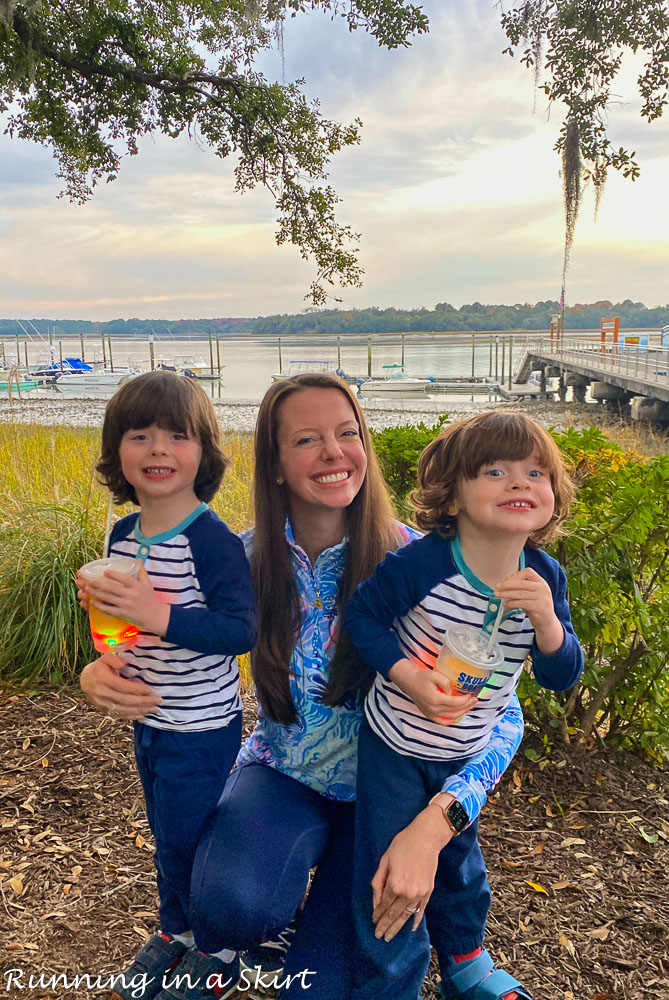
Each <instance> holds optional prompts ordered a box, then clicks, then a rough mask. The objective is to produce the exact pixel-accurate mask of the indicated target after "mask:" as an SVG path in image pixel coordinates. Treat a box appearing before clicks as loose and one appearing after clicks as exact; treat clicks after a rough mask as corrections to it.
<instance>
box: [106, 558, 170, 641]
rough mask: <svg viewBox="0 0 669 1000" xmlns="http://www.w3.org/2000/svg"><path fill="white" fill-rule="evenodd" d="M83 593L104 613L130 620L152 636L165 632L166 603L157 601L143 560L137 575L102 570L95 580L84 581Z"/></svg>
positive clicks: (168, 619)
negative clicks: (98, 577) (102, 572)
mask: <svg viewBox="0 0 669 1000" xmlns="http://www.w3.org/2000/svg"><path fill="white" fill-rule="evenodd" d="M86 593H87V594H88V597H89V599H90V601H91V603H92V604H93V605H94V606H95V607H96V608H100V610H101V611H106V612H107V614H110V615H116V616H117V617H118V618H122V619H123V620H124V621H126V622H132V624H133V625H138V626H139V628H141V629H142V630H143V631H145V632H152V633H153V634H154V635H161V636H162V635H165V633H166V632H167V626H168V625H169V621H170V606H169V604H163V602H162V601H160V600H158V598H157V596H156V592H155V591H154V589H153V586H152V584H151V580H150V579H149V574H148V573H147V572H146V570H145V568H144V565H143V563H142V564H140V566H139V569H138V571H137V576H128V574H127V573H116V572H114V570H111V569H107V570H105V573H104V576H102V577H101V578H100V579H99V580H89V581H88V582H87V583H86Z"/></svg>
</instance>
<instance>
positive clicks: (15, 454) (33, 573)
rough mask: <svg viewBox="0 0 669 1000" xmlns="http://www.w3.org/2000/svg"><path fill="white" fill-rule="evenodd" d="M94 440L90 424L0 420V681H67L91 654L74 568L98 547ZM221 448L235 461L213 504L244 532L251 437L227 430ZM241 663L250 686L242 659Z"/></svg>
mask: <svg viewBox="0 0 669 1000" xmlns="http://www.w3.org/2000/svg"><path fill="white" fill-rule="evenodd" d="M99 447H100V434H99V431H98V430H97V429H90V428H71V427H41V426H30V425H29V426H25V425H20V424H11V423H8V424H0V468H2V469H3V476H2V480H1V481H0V680H4V681H11V682H13V683H18V684H34V683H36V682H38V681H49V682H52V683H62V682H66V681H72V680H73V679H74V677H75V675H76V674H77V673H78V671H79V670H80V669H81V668H82V667H83V666H84V664H86V663H87V662H89V661H90V660H91V659H93V658H94V657H95V656H96V655H97V654H96V653H95V651H94V649H93V644H92V642H91V639H90V633H89V629H88V620H87V616H86V614H85V613H84V612H83V611H82V610H81V608H80V607H79V605H78V604H77V600H76V587H75V583H74V575H75V573H76V571H77V569H78V568H79V567H80V566H81V565H83V563H85V562H88V561H89V560H91V559H97V558H99V557H100V555H101V554H102V545H103V539H104V524H105V516H106V508H107V498H108V493H107V491H106V490H105V489H103V488H102V487H101V486H100V485H99V484H98V483H97V482H96V478H95V463H96V461H97V458H98V454H99ZM225 450H226V452H227V454H228V455H229V456H230V458H231V459H232V464H231V467H230V468H229V470H228V472H227V473H226V476H225V479H224V481H223V485H222V487H221V490H220V491H219V493H218V495H217V496H216V497H215V499H214V501H213V503H212V507H213V508H214V510H216V512H217V513H218V514H219V515H220V516H221V517H222V518H223V520H224V521H226V522H227V524H228V525H229V526H230V528H231V529H232V530H233V531H241V530H242V529H244V528H246V527H248V526H249V524H250V522H251V504H250V483H251V478H252V465H253V455H252V436H251V435H250V434H239V435H236V436H234V437H233V436H231V437H226V440H225ZM133 509H134V508H133V507H132V505H131V504H126V505H125V506H124V507H116V508H115V516H122V515H124V514H127V513H129V512H130V511H131V510H133ZM241 668H242V682H243V685H244V686H248V684H249V683H250V672H249V667H248V657H246V658H242V662H241Z"/></svg>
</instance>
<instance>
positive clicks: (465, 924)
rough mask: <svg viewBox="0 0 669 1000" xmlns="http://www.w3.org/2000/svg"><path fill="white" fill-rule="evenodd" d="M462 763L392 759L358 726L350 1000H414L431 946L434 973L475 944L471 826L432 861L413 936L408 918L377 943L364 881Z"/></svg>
mask: <svg viewBox="0 0 669 1000" xmlns="http://www.w3.org/2000/svg"><path fill="white" fill-rule="evenodd" d="M461 765H462V761H461V760H459V761H427V760H420V759H419V758H417V757H406V756H403V755H402V754H398V753H396V752H395V751H394V750H392V749H391V748H390V747H389V746H388V745H387V744H386V743H384V742H383V740H381V739H379V737H378V736H376V735H375V734H374V733H373V732H372V730H371V728H370V726H369V723H368V722H367V721H366V720H363V722H362V725H361V727H360V737H359V742H358V782H357V802H356V819H355V855H354V873H353V911H354V920H355V930H356V944H355V969H354V988H353V993H352V998H353V1000H382V998H383V1000H386V998H388V1000H417V998H418V997H419V994H420V988H421V986H422V984H423V980H424V978H425V975H426V973H427V968H428V965H429V961H430V942H432V944H433V945H434V947H435V948H436V951H437V955H438V958H439V964H440V966H441V969H442V973H443V972H444V971H445V970H447V969H448V968H449V966H450V965H452V962H451V961H450V956H451V955H454V954H455V955H461V954H467V953H468V952H470V951H473V950H474V949H475V948H477V947H479V945H480V944H481V943H482V941H483V935H484V932H485V924H486V919H487V915H488V909H489V907H490V888H489V886H488V879H487V875H486V869H485V863H484V861H483V856H482V854H481V849H480V847H479V844H478V840H477V836H476V835H477V830H478V822H475V823H472V824H471V826H469V827H468V828H467V829H466V830H464V831H463V832H462V833H461V834H459V835H458V836H457V837H454V838H453V839H452V840H451V841H450V842H449V843H448V844H447V845H446V847H445V848H444V849H443V851H442V852H441V854H440V855H439V862H438V866H437V873H436V878H435V886H434V891H433V892H432V895H431V897H430V901H429V903H428V906H427V909H426V914H425V917H424V918H423V920H422V921H421V924H420V926H419V927H418V929H417V930H416V931H412V930H411V927H412V924H413V921H412V919H409V920H407V922H406V924H405V925H404V927H403V928H402V930H401V931H400V932H399V933H398V934H397V935H396V936H395V937H394V938H393V940H392V941H384V940H377V939H376V938H375V937H374V924H373V923H372V909H373V906H372V889H371V886H370V882H371V880H372V878H373V877H374V874H375V873H376V870H377V868H378V865H379V861H380V860H381V857H382V855H383V854H384V852H385V851H386V849H387V848H388V846H389V845H390V842H391V840H392V839H393V837H394V836H395V834H397V833H399V832H400V830H403V829H404V828H405V827H406V826H408V825H409V823H410V822H411V821H412V820H413V819H414V818H415V817H416V816H417V815H418V813H419V812H421V811H422V810H423V809H424V808H425V806H426V805H427V804H428V802H429V801H430V799H431V798H432V796H433V795H436V793H437V792H438V791H440V790H441V787H442V785H443V782H444V779H445V778H446V777H448V775H450V774H454V773H455V772H456V771H457V770H458V768H459V767H460V766H461Z"/></svg>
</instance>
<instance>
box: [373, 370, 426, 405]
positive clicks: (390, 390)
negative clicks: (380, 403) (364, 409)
mask: <svg viewBox="0 0 669 1000" xmlns="http://www.w3.org/2000/svg"><path fill="white" fill-rule="evenodd" d="M382 370H383V371H384V372H387V373H388V374H386V375H384V376H382V377H381V378H373V377H372V378H367V379H358V381H357V385H358V395H363V396H395V397H396V398H398V399H399V398H401V397H402V396H424V395H425V393H426V392H427V391H428V389H430V388H431V386H432V379H430V378H419V377H414V376H411V375H407V373H406V372H405V370H404V365H395V364H393V365H384V366H383V369H382Z"/></svg>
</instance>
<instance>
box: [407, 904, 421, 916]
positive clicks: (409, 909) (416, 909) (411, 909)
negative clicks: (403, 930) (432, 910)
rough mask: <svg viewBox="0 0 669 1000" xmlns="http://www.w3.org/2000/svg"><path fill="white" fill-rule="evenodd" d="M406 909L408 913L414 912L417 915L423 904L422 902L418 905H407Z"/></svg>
mask: <svg viewBox="0 0 669 1000" xmlns="http://www.w3.org/2000/svg"><path fill="white" fill-rule="evenodd" d="M404 909H405V912H406V913H413V915H414V916H415V915H416V914H417V913H420V911H421V905H420V903H418V905H417V906H405V907H404Z"/></svg>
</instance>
